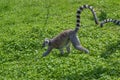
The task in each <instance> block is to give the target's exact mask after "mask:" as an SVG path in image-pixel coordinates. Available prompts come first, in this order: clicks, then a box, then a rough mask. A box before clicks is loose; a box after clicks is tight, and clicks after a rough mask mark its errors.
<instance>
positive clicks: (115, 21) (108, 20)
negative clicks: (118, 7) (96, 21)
mask: <svg viewBox="0 0 120 80" xmlns="http://www.w3.org/2000/svg"><path fill="white" fill-rule="evenodd" d="M108 22H113V23H115V24H116V25H120V21H119V20H115V19H105V20H103V21H101V23H100V27H103V25H104V24H105V23H108Z"/></svg>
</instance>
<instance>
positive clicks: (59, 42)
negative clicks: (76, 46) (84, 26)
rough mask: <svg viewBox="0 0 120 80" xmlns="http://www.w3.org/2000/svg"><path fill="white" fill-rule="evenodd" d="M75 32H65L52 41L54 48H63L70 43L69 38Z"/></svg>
mask: <svg viewBox="0 0 120 80" xmlns="http://www.w3.org/2000/svg"><path fill="white" fill-rule="evenodd" d="M72 32H73V30H71V29H70V30H65V31H64V32H62V33H60V34H59V35H58V36H56V37H54V38H53V39H51V46H53V47H54V48H63V47H64V46H65V45H66V44H67V43H68V42H69V36H70V34H71V33H72Z"/></svg>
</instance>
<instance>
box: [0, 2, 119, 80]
mask: <svg viewBox="0 0 120 80" xmlns="http://www.w3.org/2000/svg"><path fill="white" fill-rule="evenodd" d="M84 4H89V5H92V6H93V7H94V8H95V11H96V13H97V16H98V18H99V20H103V19H105V18H113V19H120V2H119V0H0V80H120V26H117V25H115V24H112V23H108V24H105V25H104V27H103V28H100V27H99V26H98V25H95V23H94V21H93V16H92V13H91V12H90V10H87V9H86V10H84V11H83V12H82V14H81V24H82V27H81V29H80V30H79V32H78V36H79V39H80V41H81V44H82V45H83V46H85V47H86V48H88V49H89V50H90V54H85V53H84V52H80V51H77V50H75V49H74V48H73V47H72V51H71V53H70V54H69V55H66V53H65V54H64V55H63V56H60V54H59V51H58V50H53V51H52V52H51V53H50V54H49V55H48V56H47V57H45V58H41V56H42V54H43V52H45V50H46V49H41V44H42V41H43V40H44V38H46V37H48V38H52V37H54V36H55V35H57V34H59V33H60V32H62V31H63V30H65V29H70V28H71V29H74V28H75V23H76V22H75V21H76V10H77V8H78V7H79V6H81V5H84Z"/></svg>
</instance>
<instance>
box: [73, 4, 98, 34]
mask: <svg viewBox="0 0 120 80" xmlns="http://www.w3.org/2000/svg"><path fill="white" fill-rule="evenodd" d="M85 8H87V9H90V10H91V12H92V14H93V16H94V20H95V23H96V24H99V23H98V19H97V16H96V12H95V11H94V9H93V7H92V6H89V5H83V6H81V7H80V8H79V9H78V10H77V15H76V18H77V21H76V28H75V32H77V31H78V30H79V28H80V26H81V24H80V14H81V12H82V11H83V9H85Z"/></svg>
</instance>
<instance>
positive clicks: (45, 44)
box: [42, 38, 50, 48]
mask: <svg viewBox="0 0 120 80" xmlns="http://www.w3.org/2000/svg"><path fill="white" fill-rule="evenodd" d="M49 42H50V40H49V39H48V38H45V40H44V41H43V44H42V48H43V47H46V46H48V45H49Z"/></svg>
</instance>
